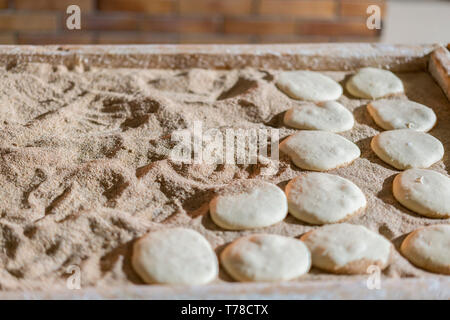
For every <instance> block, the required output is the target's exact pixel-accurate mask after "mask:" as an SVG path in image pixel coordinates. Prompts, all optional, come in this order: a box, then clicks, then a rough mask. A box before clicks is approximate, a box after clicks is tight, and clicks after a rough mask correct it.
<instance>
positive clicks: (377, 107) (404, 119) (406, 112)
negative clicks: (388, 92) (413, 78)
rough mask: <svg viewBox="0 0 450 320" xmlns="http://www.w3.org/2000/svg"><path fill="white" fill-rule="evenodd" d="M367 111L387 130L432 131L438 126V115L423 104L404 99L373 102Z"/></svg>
mask: <svg viewBox="0 0 450 320" xmlns="http://www.w3.org/2000/svg"><path fill="white" fill-rule="evenodd" d="M367 110H368V111H369V114H370V116H371V117H372V118H373V120H374V121H375V123H376V124H377V125H379V126H380V127H381V128H383V129H385V130H394V129H412V130H416V131H423V132H427V131H430V130H431V129H432V128H433V127H434V125H435V124H436V114H435V113H434V111H433V110H432V109H431V108H428V107H427V106H424V105H423V104H420V103H417V102H414V101H409V100H403V99H381V100H376V101H372V102H371V103H369V104H368V105H367Z"/></svg>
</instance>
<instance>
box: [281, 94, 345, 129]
mask: <svg viewBox="0 0 450 320" xmlns="http://www.w3.org/2000/svg"><path fill="white" fill-rule="evenodd" d="M284 123H285V124H286V125H287V126H290V127H293V128H297V129H305V130H323V131H330V132H342V131H347V130H350V129H351V128H353V124H354V119H353V114H352V113H351V112H350V111H348V110H347V108H345V107H344V106H343V105H342V104H340V103H339V102H336V101H328V102H325V103H321V104H319V105H315V104H306V105H302V106H298V107H294V108H292V109H290V110H288V111H287V112H286V114H285V116H284Z"/></svg>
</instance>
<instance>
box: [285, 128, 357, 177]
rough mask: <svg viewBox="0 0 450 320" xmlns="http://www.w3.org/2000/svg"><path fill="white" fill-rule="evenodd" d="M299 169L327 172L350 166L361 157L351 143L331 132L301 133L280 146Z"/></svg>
mask: <svg viewBox="0 0 450 320" xmlns="http://www.w3.org/2000/svg"><path fill="white" fill-rule="evenodd" d="M280 150H281V151H282V152H284V153H286V154H287V155H288V156H289V157H290V158H291V160H292V161H293V162H294V164H295V165H296V166H297V167H300V168H302V169H306V170H314V171H326V170H331V169H334V168H338V167H342V166H345V165H348V164H350V163H351V162H353V161H354V160H355V159H357V158H358V157H359V156H360V155H361V151H360V150H359V148H358V147H357V146H356V145H355V144H354V143H353V142H351V141H349V140H347V139H345V138H343V137H341V136H340V135H337V134H335V133H331V132H325V131H299V132H297V133H295V134H293V135H292V136H290V137H289V138H287V139H286V140H284V141H283V142H282V143H281V144H280Z"/></svg>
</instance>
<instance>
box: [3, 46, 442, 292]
mask: <svg viewBox="0 0 450 320" xmlns="http://www.w3.org/2000/svg"><path fill="white" fill-rule="evenodd" d="M21 62H49V63H62V64H66V65H76V64H86V65H87V64H89V65H91V66H98V67H111V68H116V67H132V68H171V69H180V68H194V67H196V68H214V69H230V68H244V67H255V68H271V69H309V70H322V71H323V70H329V71H344V70H354V69H356V68H359V67H364V66H372V67H380V68H384V69H390V70H393V71H399V72H410V71H428V72H429V73H430V74H431V75H432V76H433V78H434V79H435V80H436V82H437V83H438V84H439V86H440V87H441V88H442V90H443V91H444V93H445V94H446V95H447V97H448V98H449V99H450V54H449V52H448V50H447V49H446V48H445V47H442V46H440V45H423V46H409V45H386V44H303V45H192V46H191V45H148V46H147V45H144V46H0V63H2V64H3V65H7V66H8V65H15V64H20V63H21ZM447 151H448V150H447ZM0 298H1V299H23V298H25V299H116V298H122V299H123V298H125V299H450V277H446V276H438V275H436V276H432V277H431V276H430V277H423V278H411V279H407V278H403V279H386V280H384V281H383V283H382V288H381V289H379V290H369V289H368V288H367V286H366V279H362V280H361V279H359V280H336V281H335V280H333V281H329V280H326V281H305V282H288V283H278V284H265V283H262V284H261V283H255V284H254V283H246V284H242V283H225V284H223V283H221V284H212V285H206V286H201V287H168V286H156V285H153V286H146V285H129V286H125V287H118V288H114V289H111V288H99V287H97V288H86V289H82V290H64V291H60V290H56V291H52V292H48V291H47V292H43V291H34V292H29V291H27V292H23V291H21V292H11V291H8V292H0Z"/></svg>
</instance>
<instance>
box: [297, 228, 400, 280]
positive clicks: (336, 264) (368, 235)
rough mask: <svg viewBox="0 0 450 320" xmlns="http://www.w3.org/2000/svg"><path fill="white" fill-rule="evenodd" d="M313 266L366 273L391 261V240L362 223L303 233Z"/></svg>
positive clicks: (334, 271) (329, 269)
mask: <svg viewBox="0 0 450 320" xmlns="http://www.w3.org/2000/svg"><path fill="white" fill-rule="evenodd" d="M301 240H302V241H304V242H305V243H306V245H307V246H308V248H309V250H311V255H312V264H313V266H314V267H317V268H320V269H323V270H326V271H329V272H333V273H340V274H363V273H367V268H368V267H369V266H371V265H376V266H378V267H379V268H381V269H384V268H386V267H387V266H388V264H389V258H390V254H391V247H392V245H391V243H390V242H389V241H388V240H386V239H385V238H383V237H382V236H381V235H379V234H377V233H375V232H373V231H370V230H369V229H367V228H365V227H363V226H357V225H352V224H348V223H340V224H330V225H326V226H323V227H320V228H319V229H315V230H313V231H310V232H308V233H306V234H305V235H303V236H302V237H301Z"/></svg>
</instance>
